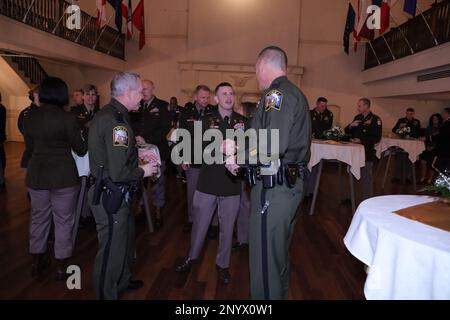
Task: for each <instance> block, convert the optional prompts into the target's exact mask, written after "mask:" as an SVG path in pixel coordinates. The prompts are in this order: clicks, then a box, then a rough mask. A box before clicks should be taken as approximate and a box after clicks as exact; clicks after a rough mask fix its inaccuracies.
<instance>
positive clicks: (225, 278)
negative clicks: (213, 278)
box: [216, 266, 230, 284]
mask: <svg viewBox="0 0 450 320" xmlns="http://www.w3.org/2000/svg"><path fill="white" fill-rule="evenodd" d="M216 269H217V277H218V278H219V281H220V282H222V283H223V284H229V283H230V272H229V271H228V268H221V267H219V266H216Z"/></svg>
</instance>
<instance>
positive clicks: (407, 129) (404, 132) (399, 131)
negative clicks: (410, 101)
mask: <svg viewBox="0 0 450 320" xmlns="http://www.w3.org/2000/svg"><path fill="white" fill-rule="evenodd" d="M395 133H396V134H398V135H399V136H401V137H407V136H409V135H410V134H411V128H410V127H403V128H401V129H397V131H395Z"/></svg>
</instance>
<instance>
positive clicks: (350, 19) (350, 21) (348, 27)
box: [343, 3, 356, 55]
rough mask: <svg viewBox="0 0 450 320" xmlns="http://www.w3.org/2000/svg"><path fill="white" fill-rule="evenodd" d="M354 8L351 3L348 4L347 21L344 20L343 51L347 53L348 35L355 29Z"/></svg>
mask: <svg viewBox="0 0 450 320" xmlns="http://www.w3.org/2000/svg"><path fill="white" fill-rule="evenodd" d="M355 17H356V14H355V10H354V9H353V7H352V4H351V3H349V4H348V12H347V21H346V22H345V30H344V39H343V40H344V52H345V53H346V54H347V55H348V54H349V49H350V35H351V34H352V33H353V31H354V30H355Z"/></svg>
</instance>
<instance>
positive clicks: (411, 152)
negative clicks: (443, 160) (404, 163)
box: [375, 137, 425, 163]
mask: <svg viewBox="0 0 450 320" xmlns="http://www.w3.org/2000/svg"><path fill="white" fill-rule="evenodd" d="M390 147H399V148H401V149H403V150H404V151H406V152H408V157H409V160H411V162H412V163H414V162H416V161H417V159H419V155H420V154H421V153H422V152H423V151H425V142H424V141H421V140H416V139H401V138H392V137H383V138H381V141H380V143H378V144H377V145H376V146H375V150H376V152H377V157H378V159H380V158H381V154H382V153H383V152H384V151H386V150H387V149H389V148H390Z"/></svg>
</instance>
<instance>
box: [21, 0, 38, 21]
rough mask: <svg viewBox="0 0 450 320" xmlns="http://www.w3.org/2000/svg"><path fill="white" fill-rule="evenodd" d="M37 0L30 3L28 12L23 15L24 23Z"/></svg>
mask: <svg viewBox="0 0 450 320" xmlns="http://www.w3.org/2000/svg"><path fill="white" fill-rule="evenodd" d="M35 1H36V0H33V1H31V4H30V6H29V7H28V9H27V12H26V13H25V15H24V16H23V19H22V22H23V23H25V21H27V18H28V14H29V13H30V10H31V7H32V6H33V5H34V2H35Z"/></svg>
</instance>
